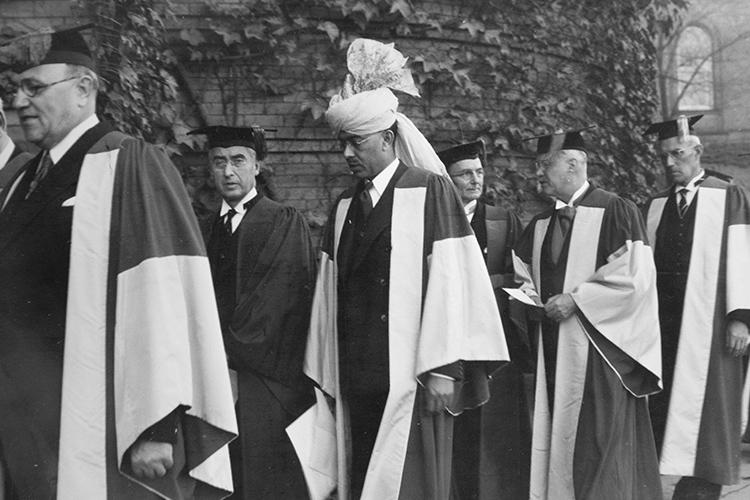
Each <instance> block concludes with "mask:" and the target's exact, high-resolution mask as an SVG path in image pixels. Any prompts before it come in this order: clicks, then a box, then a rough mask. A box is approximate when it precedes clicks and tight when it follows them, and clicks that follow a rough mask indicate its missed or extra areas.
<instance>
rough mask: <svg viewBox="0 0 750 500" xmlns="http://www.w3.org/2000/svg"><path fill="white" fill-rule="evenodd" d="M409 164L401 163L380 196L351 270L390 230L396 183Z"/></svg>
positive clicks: (352, 261) (366, 225)
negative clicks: (384, 232)
mask: <svg viewBox="0 0 750 500" xmlns="http://www.w3.org/2000/svg"><path fill="white" fill-rule="evenodd" d="M406 169H407V166H406V165H404V164H403V163H399V165H398V168H396V171H395V172H394V173H393V177H391V181H390V182H389V183H388V187H386V188H385V192H384V193H383V195H382V196H381V197H380V200H379V201H378V204H377V205H375V207H374V208H373V209H372V213H370V217H369V218H368V219H367V221H366V222H365V225H364V227H363V228H362V231H363V232H364V235H363V236H362V240H361V241H360V242H359V245H357V247H356V249H355V250H354V256H353V257H352V259H351V267H350V268H349V272H352V271H354V270H355V269H356V268H357V267H358V266H359V265H360V264H361V263H362V261H363V260H364V258H365V256H367V252H368V251H369V250H370V247H371V246H372V244H373V242H374V241H375V240H376V239H377V238H378V236H380V234H381V233H383V231H385V230H390V227H391V216H392V212H393V191H394V189H395V186H396V183H397V182H398V180H399V179H400V178H401V176H402V175H404V172H406ZM353 203H358V200H356V199H355V200H354V202H353Z"/></svg>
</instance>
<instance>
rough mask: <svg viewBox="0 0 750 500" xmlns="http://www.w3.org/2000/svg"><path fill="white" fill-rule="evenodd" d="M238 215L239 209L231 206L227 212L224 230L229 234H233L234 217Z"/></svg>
mask: <svg viewBox="0 0 750 500" xmlns="http://www.w3.org/2000/svg"><path fill="white" fill-rule="evenodd" d="M235 215H237V211H236V210H235V209H233V208H230V209H229V211H228V212H227V214H226V216H225V217H226V218H225V219H224V232H225V233H226V234H227V235H228V236H232V217H234V216H235Z"/></svg>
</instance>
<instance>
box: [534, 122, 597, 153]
mask: <svg viewBox="0 0 750 500" xmlns="http://www.w3.org/2000/svg"><path fill="white" fill-rule="evenodd" d="M595 127H596V125H589V126H588V127H584V128H580V129H576V130H568V131H564V130H557V131H556V132H554V133H552V134H548V135H537V136H535V137H529V138H528V139H524V140H525V141H530V140H532V139H538V140H537V143H536V154H537V156H539V155H543V154H547V153H552V152H554V151H560V150H562V149H577V150H579V151H583V152H584V153H585V152H586V144H585V143H584V142H583V137H581V132H583V131H584V130H589V129H592V128H595Z"/></svg>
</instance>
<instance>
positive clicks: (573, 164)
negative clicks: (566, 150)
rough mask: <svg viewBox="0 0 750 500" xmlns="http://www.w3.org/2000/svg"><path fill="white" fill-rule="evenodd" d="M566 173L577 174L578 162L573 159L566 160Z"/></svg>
mask: <svg viewBox="0 0 750 500" xmlns="http://www.w3.org/2000/svg"><path fill="white" fill-rule="evenodd" d="M567 163H568V172H570V173H576V172H578V160H576V159H575V158H568V162H567Z"/></svg>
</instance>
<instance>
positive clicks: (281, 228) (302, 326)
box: [208, 195, 315, 500]
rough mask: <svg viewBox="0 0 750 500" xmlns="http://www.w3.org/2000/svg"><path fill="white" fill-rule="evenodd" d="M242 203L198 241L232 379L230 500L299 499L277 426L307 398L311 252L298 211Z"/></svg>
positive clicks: (295, 472) (259, 200)
mask: <svg viewBox="0 0 750 500" xmlns="http://www.w3.org/2000/svg"><path fill="white" fill-rule="evenodd" d="M245 206H246V210H247V212H246V213H245V215H244V217H243V218H242V221H241V222H240V224H239V226H238V227H237V229H236V230H235V231H234V233H233V234H232V237H231V240H230V241H229V242H226V241H225V239H226V233H225V232H223V231H222V230H221V227H220V225H221V224H222V223H223V218H219V217H218V216H217V217H215V223H214V225H213V230H212V232H211V234H210V237H209V242H208V254H209V259H210V261H211V267H212V274H213V279H214V287H215V290H216V295H217V303H218V306H219V314H220V317H221V322H222V331H223V335H224V344H225V346H226V351H227V357H228V359H229V366H230V368H232V369H233V370H235V371H236V372H237V381H238V386H237V389H238V398H237V403H236V409H237V416H238V423H239V427H240V436H239V438H238V440H237V441H235V443H233V445H232V447H231V450H232V466H233V470H234V482H235V495H234V496H233V498H248V499H250V498H269V499H270V498H285V499H287V498H288V499H290V500H292V499H304V498H308V493H307V487H306V485H305V480H304V476H303V473H302V469H301V466H300V462H299V460H298V458H297V456H296V453H295V451H294V448H293V447H292V444H291V442H290V441H289V438H288V437H287V435H286V431H285V429H286V427H287V426H288V425H289V424H290V423H291V422H292V421H294V420H295V419H296V418H297V417H299V415H301V414H302V413H303V412H304V411H305V410H307V409H308V408H309V407H310V406H311V405H312V404H313V402H314V395H313V389H312V383H311V381H310V380H309V379H308V378H307V377H306V376H305V375H304V374H303V373H302V358H303V356H304V349H305V342H306V338H307V329H308V327H309V318H310V307H311V302H312V293H313V286H314V280H315V254H314V251H313V246H312V243H311V241H310V231H309V229H308V226H307V223H306V221H305V220H304V218H303V217H302V216H301V215H300V214H299V212H297V211H296V210H294V209H293V208H290V207H285V206H283V205H280V204H279V203H276V202H274V201H272V200H270V199H268V198H265V197H263V196H262V195H258V196H256V197H255V198H253V199H252V200H250V201H249V202H248V203H246V205H245ZM227 244H228V245H229V246H228V247H227Z"/></svg>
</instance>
